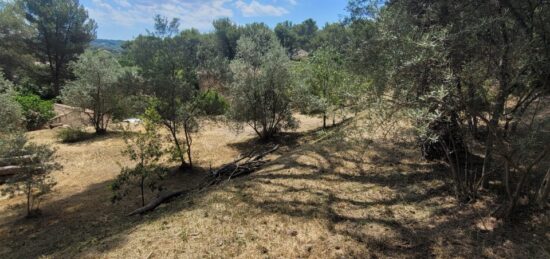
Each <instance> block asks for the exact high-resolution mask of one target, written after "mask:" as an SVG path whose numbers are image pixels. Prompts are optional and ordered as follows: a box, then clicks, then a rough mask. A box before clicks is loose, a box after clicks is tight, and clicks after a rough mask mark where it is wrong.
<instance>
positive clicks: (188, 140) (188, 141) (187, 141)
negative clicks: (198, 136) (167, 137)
mask: <svg viewBox="0 0 550 259" xmlns="http://www.w3.org/2000/svg"><path fill="white" fill-rule="evenodd" d="M183 130H184V133H185V144H186V145H187V159H188V160H189V167H190V168H193V160H192V159H191V144H192V143H191V142H192V141H193V140H192V139H191V133H190V132H189V127H188V125H187V122H186V123H185V125H184V128H183Z"/></svg>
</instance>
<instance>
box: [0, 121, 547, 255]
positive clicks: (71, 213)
mask: <svg viewBox="0 0 550 259" xmlns="http://www.w3.org/2000/svg"><path fill="white" fill-rule="evenodd" d="M301 120H302V122H303V124H302V128H301V129H300V130H299V131H298V132H296V133H288V134H285V135H284V137H283V140H282V141H281V143H280V144H281V145H282V148H281V149H280V150H279V151H278V152H277V153H276V154H274V155H272V156H270V157H269V158H270V159H271V161H270V162H269V164H268V165H267V166H266V167H265V168H264V169H262V170H261V171H258V172H255V173H254V174H252V175H249V176H246V177H242V178H237V179H232V180H231V181H229V182H226V183H223V184H221V185H218V186H215V187H212V188H210V189H208V190H205V191H202V192H198V193H193V194H191V195H188V196H185V197H180V198H178V199H176V200H174V201H173V202H171V203H169V204H165V205H162V206H161V207H160V208H158V209H157V210H156V211H154V212H152V213H150V214H147V215H145V216H142V217H141V216H136V217H126V216H125V213H127V212H128V211H130V210H131V209H132V208H135V207H136V206H137V204H136V203H137V199H135V200H132V201H126V202H123V203H121V204H117V205H112V204H110V203H109V201H108V198H109V191H108V189H107V187H106V186H107V185H108V183H109V182H110V181H111V179H112V178H113V177H114V175H116V173H117V170H118V168H117V166H116V165H115V164H112V165H107V164H110V163H107V161H112V160H119V161H122V163H125V162H124V161H125V160H124V158H122V157H121V156H120V154H119V153H117V152H118V151H117V150H119V149H121V147H122V145H123V142H122V140H120V139H119V138H118V137H117V136H116V135H114V136H111V137H109V138H105V139H99V140H94V141H92V142H88V143H81V144H77V145H74V146H61V147H60V149H61V150H60V155H61V156H62V163H63V164H64V165H65V173H64V174H61V173H60V174H59V175H58V176H57V177H58V178H59V179H61V182H60V185H61V186H64V187H63V189H62V190H61V189H60V187H59V186H58V187H57V189H58V190H59V196H56V197H55V198H52V199H51V200H50V201H47V202H45V203H44V204H43V208H44V211H45V215H44V217H43V218H41V219H32V220H22V219H18V215H17V213H16V211H17V210H16V209H10V208H9V207H8V204H6V203H5V202H4V203H0V204H3V205H4V206H2V207H0V210H2V211H3V213H2V215H3V216H1V217H0V219H1V221H0V236H1V237H2V240H5V241H6V242H2V243H3V244H7V246H5V247H3V250H0V257H2V258H29V257H37V256H41V255H46V256H51V257H52V258H59V257H64V258H65V257H66V258H69V257H88V258H97V257H106V258H171V257H181V258H205V257H206V258H228V257H240V258H268V257H269V258H277V257H282V258H304V257H305V258H368V257H371V258H377V257H394V258H395V257H405V258H415V257H421V258H426V257H443V258H448V257H462V258H467V257H481V256H485V257H491V258H501V257H516V258H544V257H547V256H548V253H549V251H550V246H549V243H548V239H549V238H550V233H549V231H548V229H549V228H548V225H545V224H547V223H548V221H546V222H544V221H542V220H544V219H540V218H535V219H528V220H526V221H525V222H523V223H521V222H520V223H518V224H515V225H513V226H512V227H498V228H496V229H494V230H489V231H488V230H487V229H491V227H490V224H492V222H490V221H481V219H482V218H484V216H485V215H488V214H489V212H490V211H489V209H490V207H488V206H487V204H491V200H490V199H486V200H482V201H478V202H477V203H475V204H471V205H468V206H466V205H463V204H461V203H459V202H458V201H456V199H454V197H453V195H452V190H450V189H449V188H448V186H449V185H446V184H445V181H446V180H445V171H446V169H445V168H444V167H443V166H442V165H438V164H434V163H427V162H425V161H423V160H422V159H421V158H420V156H419V154H418V153H417V151H416V148H415V146H414V143H413V141H412V138H410V137H407V136H402V137H397V136H387V137H383V136H379V135H376V134H370V138H367V139H363V138H360V139H356V138H351V137H343V134H341V133H342V132H343V131H344V130H345V131H346V132H347V133H349V132H350V131H352V130H353V125H351V122H349V123H346V124H344V125H342V126H340V127H336V128H333V129H331V130H330V131H327V132H324V131H321V130H319V129H318V127H319V126H320V121H319V120H318V119H312V118H307V117H301ZM36 134H37V135H36V136H35V137H36V140H37V141H38V140H40V141H46V142H47V141H53V140H52V139H51V138H52V136H51V135H50V134H52V133H51V131H42V132H38V133H36ZM346 135H349V134H346ZM252 138H253V135H252V133H251V132H245V133H243V134H241V135H238V136H236V135H234V134H232V133H230V131H229V130H228V129H227V128H225V126H223V125H209V126H207V130H206V131H205V132H204V133H202V134H201V139H202V141H201V142H200V143H197V149H196V150H197V153H198V157H199V158H200V161H199V162H198V164H199V165H200V166H202V168H204V169H202V170H201V169H199V170H197V171H196V172H193V173H175V174H174V175H172V176H171V178H170V182H171V184H170V185H169V187H172V188H175V187H179V188H181V187H182V186H188V187H189V188H190V189H191V188H193V186H196V185H197V184H198V183H199V182H200V181H201V179H202V177H204V174H205V173H206V171H208V168H209V166H210V164H209V163H210V161H215V162H216V164H212V167H216V166H219V165H220V164H222V163H223V162H226V161H230V160H231V158H234V157H237V156H238V154H239V153H240V152H244V151H246V150H250V149H251V148H252V147H253V146H256V143H255V142H254V141H253V140H252ZM69 155H70V156H71V157H72V159H68V158H67V156H69ZM99 161H103V162H102V163H98V162H99ZM67 190H68V191H67ZM10 203H11V204H13V202H10ZM5 212H8V213H5ZM4 215H8V216H4ZM19 217H20V215H19ZM541 222H542V223H541ZM536 224H538V225H536ZM511 233H513V234H511Z"/></svg>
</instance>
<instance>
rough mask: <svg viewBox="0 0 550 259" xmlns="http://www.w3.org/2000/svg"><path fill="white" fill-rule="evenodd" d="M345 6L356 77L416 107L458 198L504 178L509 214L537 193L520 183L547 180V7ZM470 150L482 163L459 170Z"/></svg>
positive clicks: (533, 3)
mask: <svg viewBox="0 0 550 259" xmlns="http://www.w3.org/2000/svg"><path fill="white" fill-rule="evenodd" d="M349 10H350V12H351V17H350V19H349V20H350V22H351V26H350V28H351V29H352V30H353V31H354V35H355V37H354V38H353V39H352V46H355V47H354V49H353V50H352V51H353V53H354V55H353V56H354V58H352V59H351V60H352V63H353V65H352V67H353V68H354V71H356V72H359V73H361V74H363V75H365V76H367V77H369V78H370V79H371V80H372V82H373V85H374V86H375V88H376V89H377V90H378V91H377V92H378V94H380V95H381V94H383V93H390V94H391V99H392V102H393V103H395V105H396V106H397V108H400V109H412V110H413V111H412V112H411V114H414V115H415V116H414V119H415V120H416V122H417V123H418V125H417V127H418V128H419V130H418V132H419V136H420V137H421V138H422V139H424V140H426V141H424V142H423V146H425V145H432V144H434V143H435V144H434V145H437V147H434V148H433V149H434V150H435V149H439V150H442V153H441V154H440V155H439V157H444V158H445V160H446V161H447V162H448V163H449V165H450V168H451V172H452V173H453V176H452V177H453V179H454V183H455V189H456V190H457V194H458V195H459V196H461V197H463V198H466V199H475V198H476V196H477V195H478V190H479V189H480V187H481V186H483V185H485V184H486V183H488V182H489V181H488V179H489V178H490V177H496V179H498V180H499V181H503V183H504V184H503V185H504V188H506V194H505V200H506V202H505V204H504V206H502V208H504V209H503V210H501V211H502V212H503V213H502V214H501V215H504V216H509V215H510V213H511V211H512V209H513V208H514V207H515V205H516V203H517V200H518V197H519V195H524V194H529V193H534V190H533V188H538V186H536V185H528V184H529V181H528V180H526V179H531V182H537V181H540V180H541V179H542V178H543V177H544V173H545V172H544V170H540V169H538V170H537V168H539V167H540V168H546V167H547V163H545V162H543V161H544V160H545V159H546V158H547V157H548V154H549V153H550V146H548V144H547V143H548V141H547V140H548V139H549V138H550V136H548V133H547V132H548V131H545V130H543V129H542V128H543V127H545V126H544V125H547V124H546V122H545V121H546V117H547V116H544V115H543V112H542V109H541V108H540V107H541V106H540V105H544V104H546V103H547V98H548V94H549V93H550V92H549V91H548V89H550V85H549V81H548V78H550V55H549V53H550V40H549V38H548V37H546V36H544V35H548V34H549V33H550V27H548V24H549V22H550V6H549V5H548V4H545V3H543V2H541V1H537V0H526V1H481V2H480V1H474V0H471V1H428V0H426V1H413V0H400V1H392V2H391V4H387V5H385V6H384V5H383V2H381V1H377V0H376V1H375V0H354V1H350V5H349ZM543 103H544V104H543ZM456 147H458V148H456ZM471 150H473V151H477V152H478V153H483V157H481V158H479V159H480V160H482V161H481V162H476V163H477V164H480V165H477V166H476V168H467V170H466V168H463V167H464V166H463V165H469V164H468V163H472V161H471V160H473V159H474V158H475V157H476V156H474V155H472V154H470V153H469V152H472V151H471ZM455 154H460V155H455ZM462 154H464V155H462ZM502 164H504V165H505V166H504V168H502V167H501V166H500V165H502ZM534 179H537V180H534ZM512 186H513V187H512ZM527 187H528V188H527Z"/></svg>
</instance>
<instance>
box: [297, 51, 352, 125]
mask: <svg viewBox="0 0 550 259" xmlns="http://www.w3.org/2000/svg"><path fill="white" fill-rule="evenodd" d="M297 71H298V75H297V77H300V78H302V79H303V80H302V81H303V83H302V84H301V86H302V87H296V90H297V91H296V95H294V98H295V100H296V102H297V103H298V105H299V106H300V109H301V110H302V111H305V112H307V113H310V114H321V115H322V117H323V128H326V127H327V118H328V115H329V113H333V116H334V113H335V112H336V110H337V109H339V108H340V107H341V104H342V102H343V100H342V97H343V95H344V90H345V89H344V82H345V81H346V80H345V76H346V75H345V73H344V71H343V64H342V58H341V57H340V55H338V53H337V52H336V51H335V50H334V49H332V48H321V49H318V50H317V51H315V52H314V53H313V55H312V56H311V57H310V58H309V59H308V60H307V62H305V63H304V64H303V65H302V66H301V67H300V68H298V69H297ZM333 123H334V120H333Z"/></svg>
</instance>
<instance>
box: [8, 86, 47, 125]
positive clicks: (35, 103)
mask: <svg viewBox="0 0 550 259" xmlns="http://www.w3.org/2000/svg"><path fill="white" fill-rule="evenodd" d="M15 100H16V101H17V102H18V103H19V104H20V105H21V107H22V108H23V115H24V116H25V125H26V128H27V130H37V129H40V128H41V127H42V126H44V124H46V122H48V121H49V120H50V119H52V118H53V117H54V116H55V112H54V110H53V102H52V101H46V100H42V99H40V97H39V96H38V95H34V94H28V95H19V96H17V97H15Z"/></svg>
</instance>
